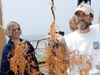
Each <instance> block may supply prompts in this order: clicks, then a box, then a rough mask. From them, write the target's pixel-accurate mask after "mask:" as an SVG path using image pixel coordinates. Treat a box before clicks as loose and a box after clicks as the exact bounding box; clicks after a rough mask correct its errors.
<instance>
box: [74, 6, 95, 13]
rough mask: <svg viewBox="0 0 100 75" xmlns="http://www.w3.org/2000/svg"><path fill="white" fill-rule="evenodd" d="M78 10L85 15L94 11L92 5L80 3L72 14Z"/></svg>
mask: <svg viewBox="0 0 100 75" xmlns="http://www.w3.org/2000/svg"><path fill="white" fill-rule="evenodd" d="M78 11H82V12H83V13H85V14H86V15H89V14H90V13H91V14H92V15H94V11H93V9H92V7H91V6H90V5H88V4H80V5H79V6H78V7H77V9H76V10H75V12H74V14H76V13H77V12H78Z"/></svg>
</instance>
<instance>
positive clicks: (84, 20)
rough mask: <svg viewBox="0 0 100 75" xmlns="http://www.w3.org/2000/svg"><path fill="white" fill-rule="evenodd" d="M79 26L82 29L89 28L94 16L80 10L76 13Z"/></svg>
mask: <svg viewBox="0 0 100 75" xmlns="http://www.w3.org/2000/svg"><path fill="white" fill-rule="evenodd" d="M75 16H76V22H77V28H78V29H80V30H85V29H87V28H89V26H90V24H91V23H92V20H93V17H91V16H90V15H86V14H85V13H83V12H81V11H78V12H77V13H76V14H75Z"/></svg>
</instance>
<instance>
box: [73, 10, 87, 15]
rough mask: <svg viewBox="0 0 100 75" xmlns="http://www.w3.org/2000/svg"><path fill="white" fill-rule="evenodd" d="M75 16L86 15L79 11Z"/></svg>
mask: <svg viewBox="0 0 100 75" xmlns="http://www.w3.org/2000/svg"><path fill="white" fill-rule="evenodd" d="M75 15H76V16H77V15H86V14H85V13H84V12H82V11H77V12H76V13H75Z"/></svg>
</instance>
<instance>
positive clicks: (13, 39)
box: [12, 38, 20, 41]
mask: <svg viewBox="0 0 100 75" xmlns="http://www.w3.org/2000/svg"><path fill="white" fill-rule="evenodd" d="M15 40H20V38H12V41H15Z"/></svg>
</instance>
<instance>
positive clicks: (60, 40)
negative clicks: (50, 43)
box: [45, 34, 65, 43]
mask: <svg viewBox="0 0 100 75" xmlns="http://www.w3.org/2000/svg"><path fill="white" fill-rule="evenodd" d="M50 38H51V36H50V35H47V36H46V37H45V39H47V40H50ZM55 38H56V40H57V41H58V42H60V43H65V39H64V37H63V36H62V35H60V34H56V37H55Z"/></svg>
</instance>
